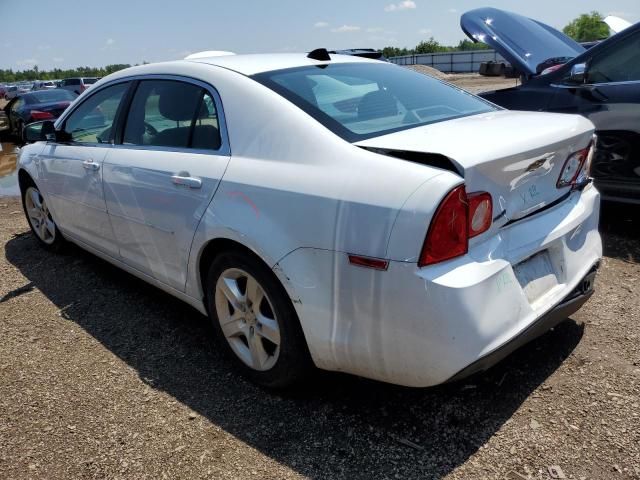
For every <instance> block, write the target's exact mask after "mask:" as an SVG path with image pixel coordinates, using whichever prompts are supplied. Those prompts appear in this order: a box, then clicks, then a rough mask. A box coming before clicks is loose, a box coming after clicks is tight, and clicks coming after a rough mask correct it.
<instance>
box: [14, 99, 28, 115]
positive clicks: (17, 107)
mask: <svg viewBox="0 0 640 480" xmlns="http://www.w3.org/2000/svg"><path fill="white" fill-rule="evenodd" d="M24 104H25V100H24V98H18V99H17V100H16V101H15V102H13V105H12V106H11V111H12V112H14V113H15V112H17V111H18V110H20V109H21V108H22V107H23V106H24Z"/></svg>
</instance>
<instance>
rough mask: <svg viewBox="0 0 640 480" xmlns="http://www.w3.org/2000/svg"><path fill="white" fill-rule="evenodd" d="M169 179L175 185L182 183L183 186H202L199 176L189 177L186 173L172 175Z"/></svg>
mask: <svg viewBox="0 0 640 480" xmlns="http://www.w3.org/2000/svg"><path fill="white" fill-rule="evenodd" d="M171 181H172V182H173V183H175V184H176V185H184V186H185V187H189V188H201V187H202V180H200V179H199V178H195V177H189V176H188V174H187V175H172V176H171Z"/></svg>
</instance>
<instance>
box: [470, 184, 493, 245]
mask: <svg viewBox="0 0 640 480" xmlns="http://www.w3.org/2000/svg"><path fill="white" fill-rule="evenodd" d="M467 198H468V200H469V238H473V237H475V236H476V235H480V234H481V233H483V232H486V231H487V230H489V227H490V226H491V221H492V220H493V201H492V200H491V195H490V194H488V193H487V192H480V193H470V194H469V195H468V197H467Z"/></svg>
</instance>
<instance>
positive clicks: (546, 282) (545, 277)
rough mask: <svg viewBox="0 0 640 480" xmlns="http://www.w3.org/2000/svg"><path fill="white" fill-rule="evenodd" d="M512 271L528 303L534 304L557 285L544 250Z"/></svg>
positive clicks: (551, 265)
mask: <svg viewBox="0 0 640 480" xmlns="http://www.w3.org/2000/svg"><path fill="white" fill-rule="evenodd" d="M513 271H514V273H515V275H516V278H517V279H518V282H519V283H520V287H522V290H523V291H524V293H525V295H526V296H527V299H528V300H529V303H533V302H535V301H536V300H538V299H539V298H540V297H542V296H543V295H544V294H545V293H547V292H548V291H549V290H551V289H552V288H554V287H555V286H557V285H558V276H557V275H556V272H555V269H554V268H553V264H552V263H551V256H550V255H549V252H548V251H546V250H545V251H543V252H540V253H536V254H535V255H534V256H532V257H529V258H527V259H526V260H525V261H523V262H520V263H519V264H517V265H516V266H515V267H513Z"/></svg>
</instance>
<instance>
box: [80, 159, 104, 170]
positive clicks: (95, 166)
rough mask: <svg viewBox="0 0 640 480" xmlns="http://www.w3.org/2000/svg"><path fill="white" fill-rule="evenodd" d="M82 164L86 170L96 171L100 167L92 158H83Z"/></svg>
mask: <svg viewBox="0 0 640 480" xmlns="http://www.w3.org/2000/svg"><path fill="white" fill-rule="evenodd" d="M82 166H83V167H84V168H85V169H87V170H93V171H96V170H99V169H100V164H99V163H96V162H94V161H93V160H85V161H84V162H82Z"/></svg>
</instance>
